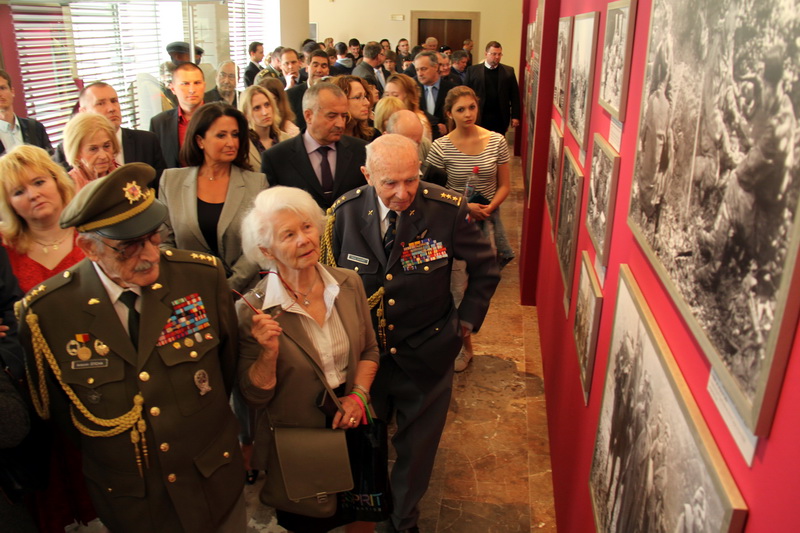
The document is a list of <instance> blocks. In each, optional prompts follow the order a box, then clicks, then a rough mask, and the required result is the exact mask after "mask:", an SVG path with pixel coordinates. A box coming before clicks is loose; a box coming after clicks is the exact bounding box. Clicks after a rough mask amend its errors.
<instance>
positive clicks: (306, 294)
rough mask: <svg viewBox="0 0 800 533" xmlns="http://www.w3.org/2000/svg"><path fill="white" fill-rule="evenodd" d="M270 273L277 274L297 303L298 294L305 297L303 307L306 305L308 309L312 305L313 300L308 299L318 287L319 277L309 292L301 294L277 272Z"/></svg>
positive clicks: (315, 279)
mask: <svg viewBox="0 0 800 533" xmlns="http://www.w3.org/2000/svg"><path fill="white" fill-rule="evenodd" d="M270 272H275V274H276V275H277V276H278V279H279V280H281V283H282V284H283V286H284V288H285V289H286V290H287V291H289V292H291V293H292V296H294V300H295V301H298V300H299V298H298V297H297V294H298V293H299V294H301V295H302V296H303V305H305V306H306V307H308V306H309V305H311V300H309V299H308V295H309V294H311V291H313V290H314V287H315V286H316V285H317V278H318V277H319V276H314V282H313V283H312V284H311V287H309V288H308V291H306V292H300V291H299V290H294V289H293V288H292V287H291V286H290V285H289V284H288V283H286V280H284V279H283V276H281V275H280V273H279V272H278V271H277V270H275V271H270ZM267 273H269V272H267Z"/></svg>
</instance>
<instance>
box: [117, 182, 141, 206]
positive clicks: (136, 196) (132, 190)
mask: <svg viewBox="0 0 800 533" xmlns="http://www.w3.org/2000/svg"><path fill="white" fill-rule="evenodd" d="M122 191H123V192H124V193H125V198H127V199H128V202H130V203H133V202H138V201H139V200H141V199H142V198H144V194H143V193H142V188H141V187H139V184H138V183H136V182H135V181H129V182H128V183H126V184H125V187H123V188H122Z"/></svg>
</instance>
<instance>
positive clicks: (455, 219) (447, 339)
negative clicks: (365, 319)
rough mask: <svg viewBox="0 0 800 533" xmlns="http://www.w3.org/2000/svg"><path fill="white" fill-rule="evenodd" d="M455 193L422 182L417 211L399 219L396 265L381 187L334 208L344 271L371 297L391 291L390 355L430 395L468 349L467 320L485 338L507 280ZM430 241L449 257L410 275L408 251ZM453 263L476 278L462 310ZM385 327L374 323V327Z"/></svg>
mask: <svg viewBox="0 0 800 533" xmlns="http://www.w3.org/2000/svg"><path fill="white" fill-rule="evenodd" d="M452 192H453V191H450V190H448V189H445V188H442V187H439V186H437V185H434V184H432V183H428V182H424V181H421V182H420V184H419V189H418V190H417V195H416V197H415V198H414V201H413V202H412V204H411V206H410V207H409V208H408V209H407V210H406V211H404V212H403V213H402V214H401V215H400V216H399V217H398V219H397V233H396V237H395V246H394V248H393V250H392V252H391V254H390V255H389V257H388V258H387V257H386V253H385V252H384V248H383V238H382V234H381V224H380V214H379V210H378V202H379V201H380V200H379V199H378V197H377V195H376V194H375V190H374V188H373V187H371V186H365V187H360V188H359V189H357V190H354V191H349V192H348V193H347V194H345V195H344V198H339V200H337V201H336V203H335V204H334V215H335V222H334V227H333V238H332V247H333V253H334V258H335V259H336V264H337V265H339V266H340V267H343V268H347V269H351V270H355V271H357V272H358V274H359V275H360V276H361V281H362V282H363V283H364V288H365V289H366V293H367V295H368V296H371V295H373V294H374V293H375V292H376V291H377V290H378V289H379V288H380V287H383V288H384V291H385V293H384V295H383V301H384V306H383V309H384V313H385V318H386V322H387V327H386V328H385V333H386V346H384V347H381V349H382V354H383V355H386V356H396V357H394V360H395V362H396V363H397V364H398V365H399V366H400V367H401V368H402V369H403V370H404V371H405V373H406V374H407V375H408V376H409V377H410V378H411V379H412V380H413V381H414V382H415V383H416V384H417V386H418V387H419V388H420V389H421V390H422V391H423V392H427V391H428V390H430V389H431V388H432V387H433V386H435V385H436V384H437V383H439V382H440V381H441V379H442V377H443V376H444V375H445V374H446V373H447V372H448V371H452V366H453V361H454V360H455V358H456V356H457V355H458V351H459V350H460V349H461V328H460V325H459V321H464V322H467V323H469V324H471V325H472V327H473V331H478V330H479V329H480V326H481V324H482V323H483V318H484V316H485V315H486V311H487V310H488V309H489V302H490V300H491V298H492V295H493V294H494V291H495V288H496V287H497V284H498V282H499V281H500V271H499V269H498V266H497V260H496V259H495V255H494V253H492V248H491V246H490V244H489V242H488V241H487V240H486V238H485V237H483V235H482V234H481V231H480V229H479V228H478V225H477V224H475V223H473V222H470V221H468V220H467V213H468V208H467V203H466V202H465V201H464V198H463V197H462V196H460V195H455V194H452ZM424 238H427V239H432V243H431V244H437V243H438V244H441V245H442V247H443V249H444V251H445V252H446V255H445V257H441V258H439V259H436V260H433V261H429V262H426V263H423V264H420V265H417V266H416V268H414V269H413V270H408V271H407V270H405V269H404V267H403V264H402V261H401V254H402V252H403V251H404V248H403V244H404V243H412V242H415V241H419V240H420V239H424ZM453 259H463V260H465V261H466V262H467V270H468V271H469V285H468V286H467V289H466V292H465V294H464V298H463V300H462V301H461V305H460V306H459V307H458V310H456V308H455V305H454V303H453V297H452V295H451V293H450V272H451V270H452V263H453ZM377 309H378V307H377V306H376V307H375V309H374V311H376V310H377ZM373 315H374V312H373ZM377 322H378V318H377V316H374V318H373V323H374V324H377Z"/></svg>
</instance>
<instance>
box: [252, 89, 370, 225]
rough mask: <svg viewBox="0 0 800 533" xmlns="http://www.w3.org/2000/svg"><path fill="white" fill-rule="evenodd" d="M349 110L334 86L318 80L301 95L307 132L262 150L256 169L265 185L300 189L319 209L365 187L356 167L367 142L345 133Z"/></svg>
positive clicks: (342, 94) (345, 97) (345, 98)
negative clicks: (264, 178) (263, 175)
mask: <svg viewBox="0 0 800 533" xmlns="http://www.w3.org/2000/svg"><path fill="white" fill-rule="evenodd" d="M348 108H349V106H348V103H347V96H345V94H344V92H343V91H342V90H341V89H340V88H339V87H337V86H336V85H333V84H332V83H327V82H319V83H316V84H314V85H313V86H312V87H309V88H308V90H307V91H306V94H305V95H304V96H303V115H304V117H305V120H306V124H307V127H306V130H305V131H304V132H303V134H302V135H298V136H296V137H293V138H291V139H288V140H286V141H283V142H281V143H278V144H276V145H275V146H273V147H272V148H270V149H268V150H265V151H264V152H263V153H262V154H261V172H263V173H264V174H266V175H267V180H268V181H269V184H270V185H271V186H274V185H287V186H289V187H298V188H300V189H304V190H306V191H308V192H309V193H310V194H311V196H313V197H314V200H315V201H316V202H317V203H318V204H319V206H320V207H321V208H323V209H327V208H329V207H330V206H331V204H332V203H333V200H334V199H335V198H337V197H339V196H341V195H342V194H344V193H345V192H347V191H349V190H350V189H353V188H355V187H359V186H361V185H364V184H365V183H366V182H365V181H364V176H363V175H362V174H361V165H363V164H364V160H365V159H366V153H365V146H366V145H367V143H366V141H362V140H361V139H356V138H355V137H348V136H347V135H344V126H345V124H346V123H347V119H348V117H349V116H350V114H349V112H348Z"/></svg>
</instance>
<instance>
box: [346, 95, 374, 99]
mask: <svg viewBox="0 0 800 533" xmlns="http://www.w3.org/2000/svg"><path fill="white" fill-rule="evenodd" d="M368 98H369V97H368V96H367V95H366V94H362V95H360V96H351V97H349V98H348V100H367V99H368Z"/></svg>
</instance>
